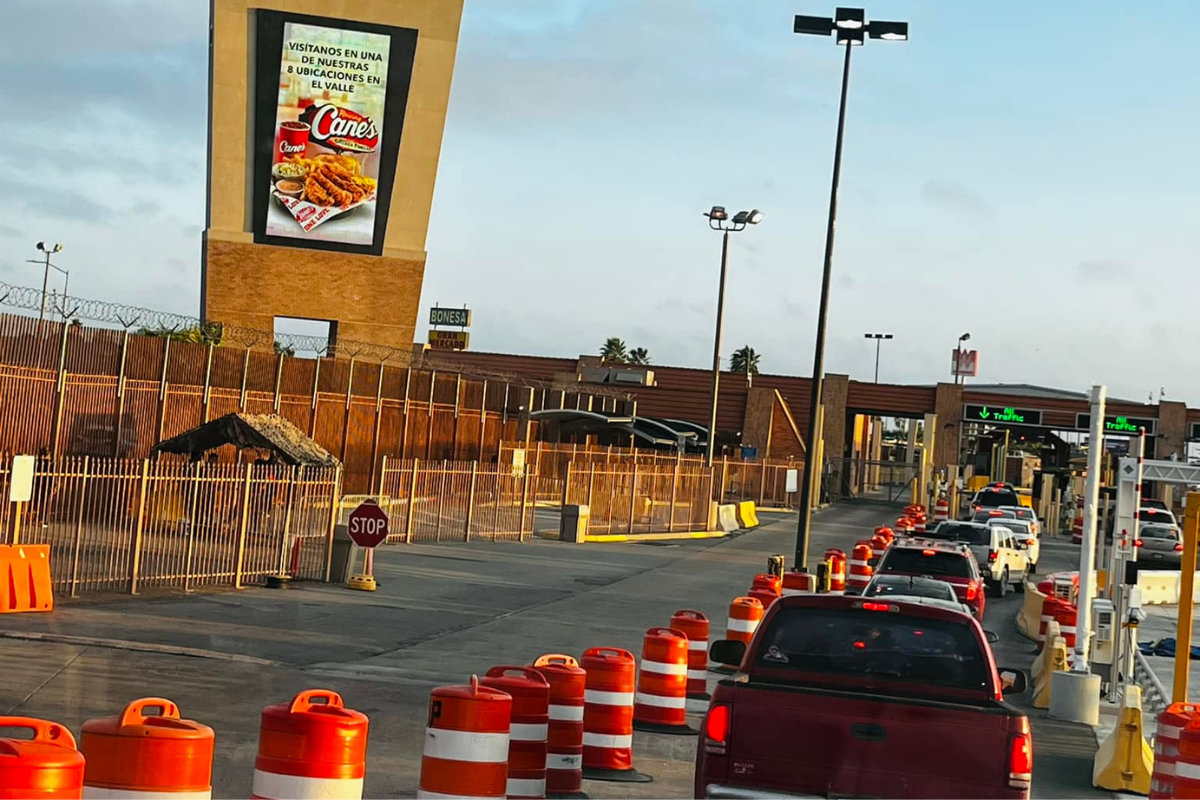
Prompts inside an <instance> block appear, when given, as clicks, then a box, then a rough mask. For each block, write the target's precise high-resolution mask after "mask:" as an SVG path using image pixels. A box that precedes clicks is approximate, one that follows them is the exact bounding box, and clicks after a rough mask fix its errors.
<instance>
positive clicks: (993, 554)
mask: <svg viewBox="0 0 1200 800" xmlns="http://www.w3.org/2000/svg"><path fill="white" fill-rule="evenodd" d="M995 560H996V551H995V550H988V563H989V564H991V563H992V562H994V561H995Z"/></svg>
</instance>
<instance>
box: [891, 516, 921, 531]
mask: <svg viewBox="0 0 1200 800" xmlns="http://www.w3.org/2000/svg"><path fill="white" fill-rule="evenodd" d="M916 527H917V523H916V521H915V520H913V518H912V517H907V516H905V517H900V518H899V519H897V520H896V530H898V531H900V532H902V533H905V534H911V533H912V532H913V531H914V530H916Z"/></svg>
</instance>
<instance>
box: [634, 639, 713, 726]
mask: <svg viewBox="0 0 1200 800" xmlns="http://www.w3.org/2000/svg"><path fill="white" fill-rule="evenodd" d="M687 662H688V638H687V634H685V633H683V632H682V631H677V630H674V629H672V628H651V629H650V630H648V631H646V635H645V637H644V638H643V639H642V663H641V665H640V668H639V669H638V682H637V692H636V693H635V694H634V702H633V727H634V728H636V729H637V730H639V731H652V732H654V733H676V734H685V735H686V734H691V735H695V734H696V733H699V731H697V730H696V729H694V728H689V727H688V724H687V673H688V663H687Z"/></svg>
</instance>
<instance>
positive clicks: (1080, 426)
mask: <svg viewBox="0 0 1200 800" xmlns="http://www.w3.org/2000/svg"><path fill="white" fill-rule="evenodd" d="M1091 427H1092V415H1091V414H1076V415H1075V428H1076V429H1077V430H1081V431H1086V430H1091ZM1143 428H1145V429H1146V434H1147V435H1148V436H1153V435H1154V433H1155V431H1156V430H1157V428H1158V420H1156V419H1151V418H1150V417H1125V416H1120V415H1117V416H1112V417H1105V418H1104V432H1105V433H1109V434H1113V435H1115V436H1137V435H1138V434H1139V433H1140V432H1141V430H1142V429H1143Z"/></svg>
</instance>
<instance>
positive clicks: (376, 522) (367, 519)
mask: <svg viewBox="0 0 1200 800" xmlns="http://www.w3.org/2000/svg"><path fill="white" fill-rule="evenodd" d="M346 533H348V534H350V539H351V541H353V542H354V543H355V544H356V545H358V546H359V547H366V548H371V547H376V546H378V545H379V544H380V543H381V542H382V541H383V540H384V539H386V538H387V535H388V515H387V513H386V512H384V510H383V509H382V508H380V507H379V504H378V503H376V502H375V501H374V500H364V501H363V502H362V503H360V504H359V506H358V508H356V509H354V510H353V511H351V512H350V519H349V521H348V522H347V525H346Z"/></svg>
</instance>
